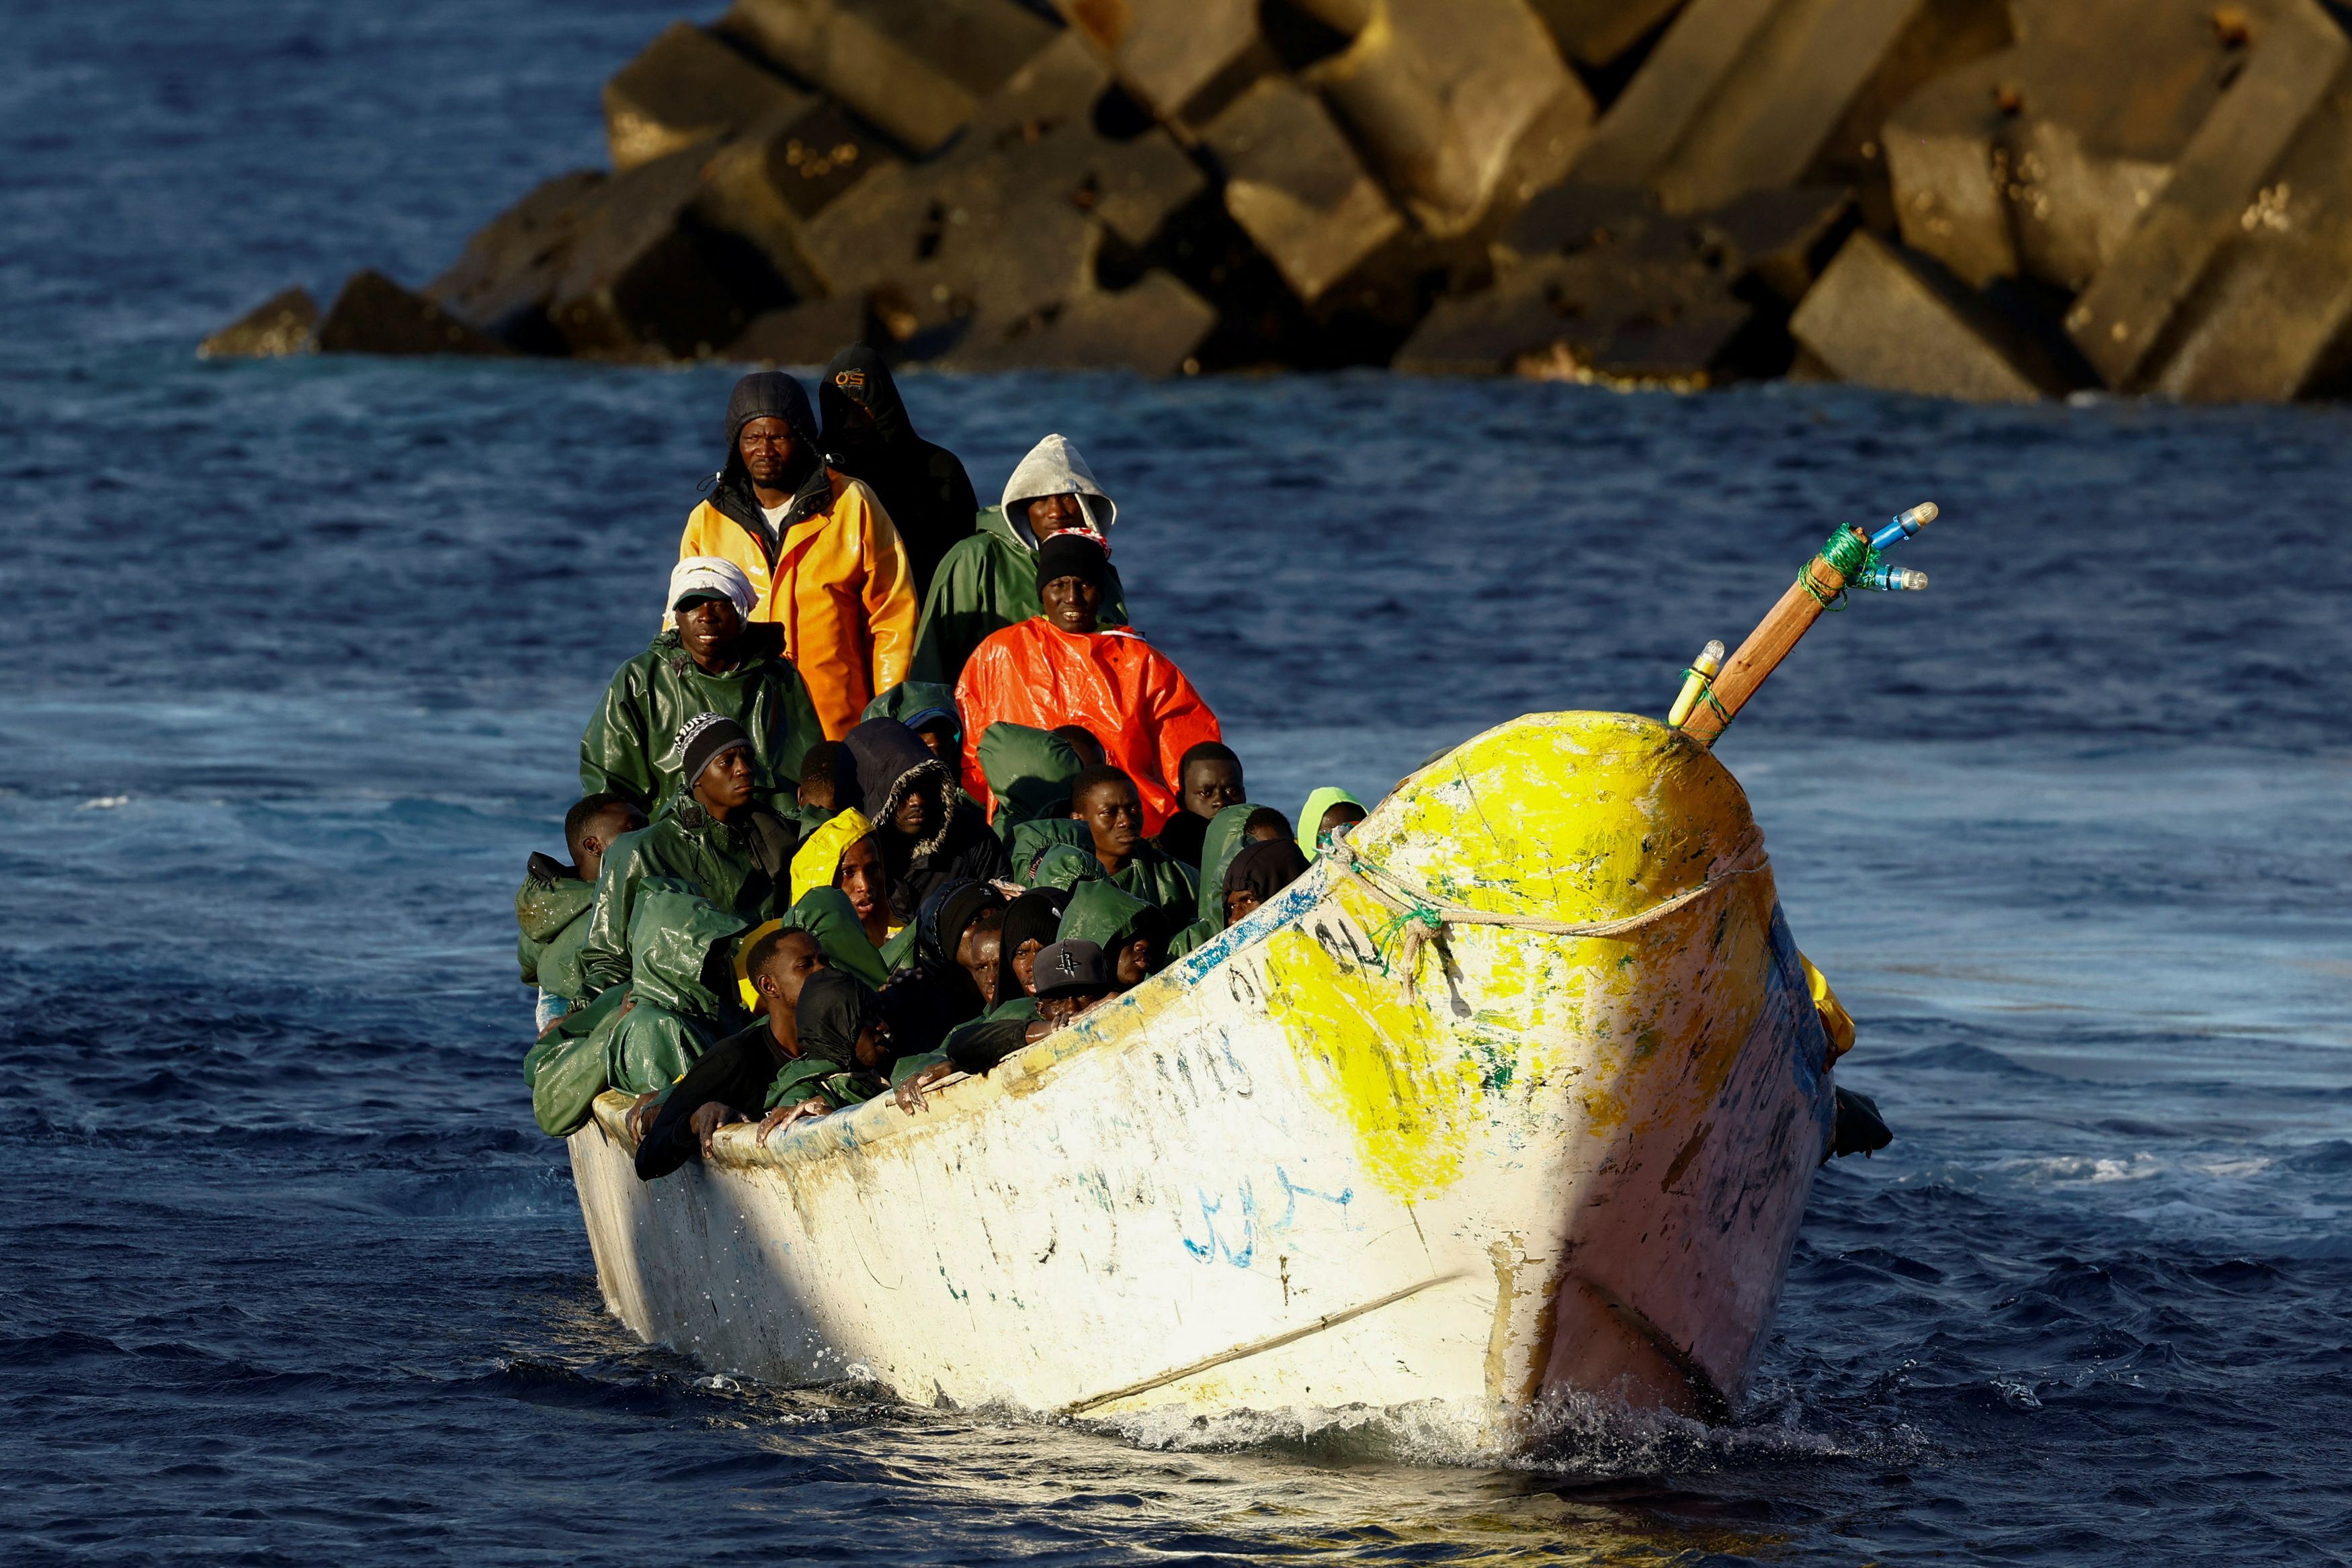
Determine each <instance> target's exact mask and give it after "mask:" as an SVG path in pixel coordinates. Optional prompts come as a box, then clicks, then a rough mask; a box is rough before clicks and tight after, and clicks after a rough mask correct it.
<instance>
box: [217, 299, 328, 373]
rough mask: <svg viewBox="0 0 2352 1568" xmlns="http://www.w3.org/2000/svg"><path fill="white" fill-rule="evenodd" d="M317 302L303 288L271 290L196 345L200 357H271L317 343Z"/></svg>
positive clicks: (303, 348)
mask: <svg viewBox="0 0 2352 1568" xmlns="http://www.w3.org/2000/svg"><path fill="white" fill-rule="evenodd" d="M318 326H319V302H318V301H317V300H315V299H313V298H310V290H309V289H307V288H289V289H287V290H285V291H284V292H282V293H278V294H273V295H271V296H270V297H269V298H267V299H265V300H263V301H262V302H261V303H260V304H258V305H257V306H255V307H254V308H252V309H250V310H248V311H247V312H246V313H245V314H244V315H242V316H240V317H238V318H237V319H236V320H234V321H232V322H230V323H229V324H228V325H227V326H226V327H224V328H222V329H220V330H219V331H217V332H215V333H214V334H213V335H212V336H211V337H209V338H206V339H205V340H204V341H203V342H201V343H198V344H197V345H196V358H198V359H200V360H274V359H277V358H279V357H280V356H282V355H286V354H304V353H308V352H310V350H312V349H313V348H316V347H317V346H318V345H317V343H316V341H315V340H314V339H313V337H312V334H313V333H314V332H316V330H317V329H318Z"/></svg>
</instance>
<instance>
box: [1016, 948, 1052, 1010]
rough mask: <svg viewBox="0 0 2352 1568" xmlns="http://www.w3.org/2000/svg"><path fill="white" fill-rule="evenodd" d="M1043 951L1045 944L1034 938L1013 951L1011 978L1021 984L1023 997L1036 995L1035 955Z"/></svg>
mask: <svg viewBox="0 0 2352 1568" xmlns="http://www.w3.org/2000/svg"><path fill="white" fill-rule="evenodd" d="M1044 951H1045V943H1043V942H1041V941H1039V940H1038V939H1037V938H1036V937H1034V936H1032V937H1030V938H1029V939H1028V940H1027V941H1025V942H1024V943H1022V944H1021V946H1018V947H1015V948H1014V949H1013V978H1014V979H1016V980H1018V981H1020V982H1021V990H1022V993H1023V994H1024V995H1025V996H1033V997H1034V996H1035V995H1036V994H1037V955H1038V954H1040V953H1042V952H1044Z"/></svg>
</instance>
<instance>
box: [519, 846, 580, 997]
mask: <svg viewBox="0 0 2352 1568" xmlns="http://www.w3.org/2000/svg"><path fill="white" fill-rule="evenodd" d="M595 904H596V884H595V883H593V882H583V881H582V880H581V879H580V878H579V877H577V876H574V875H572V868H571V867H569V866H567V865H564V864H563V863H562V862H560V861H557V860H555V859H553V858H552V857H551V856H548V855H539V854H535V855H533V856H531V857H530V873H529V874H528V875H526V876H525V877H524V878H523V880H522V886H521V887H520V888H518V889H516V891H515V924H516V925H519V926H520V927H521V928H522V934H521V935H520V936H518V937H517V938H516V939H515V959H516V961H517V962H518V963H519V964H520V966H521V967H522V983H523V984H524V985H526V986H537V987H539V988H541V990H544V991H547V992H549V993H551V995H554V996H559V997H562V998H563V999H564V1000H566V1001H570V1002H577V1001H581V1000H583V999H585V998H586V997H587V996H588V994H589V993H588V985H587V981H586V980H585V979H584V978H583V977H582V975H581V973H580V950H581V948H582V946H584V945H585V944H586V942H587V940H588V915H589V911H590V910H592V909H593V908H594V907H595Z"/></svg>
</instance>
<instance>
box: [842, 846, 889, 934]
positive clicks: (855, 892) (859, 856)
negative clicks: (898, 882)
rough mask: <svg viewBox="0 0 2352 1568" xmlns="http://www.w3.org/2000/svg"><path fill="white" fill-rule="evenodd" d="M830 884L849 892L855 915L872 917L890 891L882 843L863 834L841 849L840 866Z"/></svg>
mask: <svg viewBox="0 0 2352 1568" xmlns="http://www.w3.org/2000/svg"><path fill="white" fill-rule="evenodd" d="M833 885H834V886H835V887H837V888H839V889H841V891H842V892H844V893H845V894H849V906H850V907H851V908H852V909H855V910H856V911H857V918H858V919H860V920H870V919H872V918H873V917H874V915H876V913H877V912H878V911H879V910H880V909H881V908H882V904H883V901H884V899H886V898H887V897H888V895H889V889H888V887H887V884H886V883H884V881H883V876H882V849H881V846H880V845H878V844H877V843H876V842H875V841H873V840H872V839H871V838H863V839H860V840H858V841H856V843H854V844H852V845H850V846H849V847H848V848H847V849H845V850H844V851H842V852H841V870H840V871H838V872H837V873H835V875H834V879H833Z"/></svg>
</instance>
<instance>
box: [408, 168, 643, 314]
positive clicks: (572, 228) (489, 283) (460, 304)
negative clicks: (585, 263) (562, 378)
mask: <svg viewBox="0 0 2352 1568" xmlns="http://www.w3.org/2000/svg"><path fill="white" fill-rule="evenodd" d="M605 183H606V179H605V176H604V174H603V173H601V172H598V171H596V170H593V169H583V170H576V171H574V172H572V173H569V174H559V175H557V176H556V177H555V178H554V179H552V180H549V181H547V182H546V183H543V184H541V185H540V186H539V187H538V188H537V189H535V190H533V191H532V192H531V193H530V194H529V195H527V196H525V197H523V199H522V200H521V201H520V202H517V203H516V204H514V205H513V206H511V207H509V208H508V209H507V210H506V211H505V212H503V213H500V214H499V215H498V216H497V217H495V218H492V219H491V220H490V221H489V222H488V223H487V224H485V225H482V227H481V228H480V229H479V230H478V231H477V232H476V233H475V235H474V236H473V237H472V238H471V239H469V240H467V242H466V249H465V252H464V254H462V255H460V256H458V257H457V261H456V263H455V264H453V265H452V266H451V267H450V268H449V270H448V271H446V272H445V273H443V274H442V275H441V276H440V277H436V278H435V279H434V280H433V281H432V282H431V283H429V284H427V285H425V298H428V299H431V300H432V301H434V302H435V303H436V304H437V305H439V306H440V307H441V308H443V309H444V310H446V311H447V312H448V313H449V314H450V315H451V316H453V317H455V318H456V319H458V320H460V321H463V322H465V323H466V324H467V326H469V327H473V328H476V329H478V330H481V331H484V332H488V333H489V334H490V335H491V336H492V337H495V338H499V339H502V340H506V341H507V342H509V343H512V344H514V345H515V346H516V347H518V348H520V349H523V350H526V351H530V352H544V353H562V352H567V351H569V350H567V349H566V347H565V345H564V342H563V340H562V336H561V334H559V333H557V332H556V330H555V329H554V328H553V327H552V326H551V325H550V324H549V322H548V319H547V307H548V302H549V301H550V300H551V299H552V298H554V296H555V283H556V279H557V278H558V277H560V276H561V275H562V271H563V262H564V256H565V255H566V253H567V252H568V251H569V249H570V248H571V245H572V240H573V239H574V238H575V237H576V236H577V235H579V233H580V231H581V228H582V227H583V225H585V224H587V223H588V222H589V221H590V219H591V218H592V217H593V214H594V213H595V211H596V207H597V203H598V201H599V200H600V198H601V197H602V195H603V193H604V186H605Z"/></svg>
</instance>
